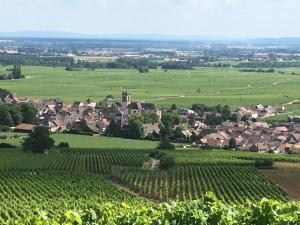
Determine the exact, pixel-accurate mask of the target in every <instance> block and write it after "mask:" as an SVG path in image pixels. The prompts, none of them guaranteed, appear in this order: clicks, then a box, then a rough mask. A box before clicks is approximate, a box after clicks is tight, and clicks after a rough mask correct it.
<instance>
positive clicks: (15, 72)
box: [0, 65, 25, 80]
mask: <svg viewBox="0 0 300 225" xmlns="http://www.w3.org/2000/svg"><path fill="white" fill-rule="evenodd" d="M9 71H11V73H9V74H0V80H11V79H21V78H25V76H24V75H23V74H22V70H21V66H20V65H14V67H13V69H11V70H10V69H9Z"/></svg>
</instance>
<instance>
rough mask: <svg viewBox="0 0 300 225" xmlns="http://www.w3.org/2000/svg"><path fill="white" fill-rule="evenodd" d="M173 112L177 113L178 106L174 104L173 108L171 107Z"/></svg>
mask: <svg viewBox="0 0 300 225" xmlns="http://www.w3.org/2000/svg"><path fill="white" fill-rule="evenodd" d="M170 109H171V110H172V111H175V110H177V106H176V104H175V103H174V104H173V105H172V106H171V108H170Z"/></svg>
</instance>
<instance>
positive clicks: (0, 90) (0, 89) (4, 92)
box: [0, 88, 11, 98]
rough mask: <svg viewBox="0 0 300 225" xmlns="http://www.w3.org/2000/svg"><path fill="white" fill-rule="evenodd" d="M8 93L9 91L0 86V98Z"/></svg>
mask: <svg viewBox="0 0 300 225" xmlns="http://www.w3.org/2000/svg"><path fill="white" fill-rule="evenodd" d="M10 94H11V92H10V91H8V90H6V89H2V88H0V98H5V97H6V96H8V95H10Z"/></svg>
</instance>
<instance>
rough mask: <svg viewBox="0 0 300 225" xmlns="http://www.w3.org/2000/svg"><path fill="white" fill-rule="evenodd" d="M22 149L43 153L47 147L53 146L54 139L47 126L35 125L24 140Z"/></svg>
mask: <svg viewBox="0 0 300 225" xmlns="http://www.w3.org/2000/svg"><path fill="white" fill-rule="evenodd" d="M22 145H23V149H24V150H25V151H28V150H29V151H32V152H33V153H45V151H46V150H47V149H50V148H52V147H53V146H54V140H53V139H52V138H51V137H50V133H49V130H48V128H46V127H36V128H35V129H34V130H33V132H32V133H30V134H29V136H28V137H27V138H26V139H25V140H24V142H23V144H22Z"/></svg>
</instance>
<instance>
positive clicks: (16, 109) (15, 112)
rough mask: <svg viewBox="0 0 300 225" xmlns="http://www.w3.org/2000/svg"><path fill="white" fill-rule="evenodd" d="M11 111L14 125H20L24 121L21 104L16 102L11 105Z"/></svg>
mask: <svg viewBox="0 0 300 225" xmlns="http://www.w3.org/2000/svg"><path fill="white" fill-rule="evenodd" d="M9 113H10V115H11V117H12V120H13V122H14V125H19V124H20V123H22V122H23V115H22V112H21V108H20V106H18V105H15V104H13V105H9Z"/></svg>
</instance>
